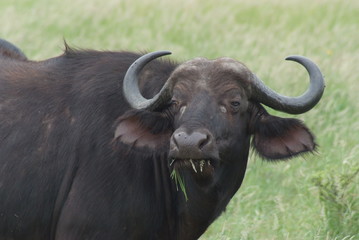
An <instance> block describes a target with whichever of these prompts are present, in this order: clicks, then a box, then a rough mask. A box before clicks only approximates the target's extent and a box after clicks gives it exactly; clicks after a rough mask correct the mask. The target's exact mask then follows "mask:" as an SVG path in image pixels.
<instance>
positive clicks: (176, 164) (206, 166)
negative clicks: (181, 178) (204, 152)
mask: <svg viewBox="0 0 359 240" xmlns="http://www.w3.org/2000/svg"><path fill="white" fill-rule="evenodd" d="M216 162H217V161H216V160H214V159H192V158H187V159H176V158H173V159H171V161H170V168H172V169H173V170H187V171H191V172H192V173H193V174H194V175H196V176H199V177H200V176H202V177H211V176H213V174H214V170H215V167H216V165H217V164H216Z"/></svg>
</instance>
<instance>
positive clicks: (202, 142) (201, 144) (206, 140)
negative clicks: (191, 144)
mask: <svg viewBox="0 0 359 240" xmlns="http://www.w3.org/2000/svg"><path fill="white" fill-rule="evenodd" d="M208 143H209V135H204V136H203V137H202V138H200V139H198V144H197V146H198V148H199V149H202V148H203V147H204V146H206V145H207V144H208Z"/></svg>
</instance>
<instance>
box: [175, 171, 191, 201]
mask: <svg viewBox="0 0 359 240" xmlns="http://www.w3.org/2000/svg"><path fill="white" fill-rule="evenodd" d="M171 178H172V179H173V180H174V181H175V183H176V188H177V191H178V185H179V187H180V188H181V190H182V192H183V194H184V197H185V199H186V201H188V196H187V192H186V187H185V185H184V181H183V179H182V177H181V175H180V174H179V173H178V172H177V171H176V170H175V169H173V170H172V173H171Z"/></svg>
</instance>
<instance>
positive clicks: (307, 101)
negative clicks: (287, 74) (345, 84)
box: [252, 56, 325, 114]
mask: <svg viewBox="0 0 359 240" xmlns="http://www.w3.org/2000/svg"><path fill="white" fill-rule="evenodd" d="M286 60H291V61H295V62H297V63H299V64H301V65H303V66H304V67H305V68H306V69H307V71H308V74H309V77H310V85H309V88H308V89H307V91H306V92H305V93H304V94H303V95H301V96H299V97H287V96H283V95H280V94H278V93H276V92H274V91H273V90H272V89H270V88H268V87H267V86H266V85H265V84H264V83H263V82H262V81H261V80H260V79H259V78H258V77H257V76H256V75H254V74H253V88H252V89H253V93H252V96H253V98H254V99H255V100H257V101H259V102H261V103H263V104H264V105H267V106H268V107H271V108H273V109H276V110H278V111H282V112H286V113H291V114H300V113H304V112H307V111H309V110H310V109H312V108H313V107H314V106H315V105H316V104H317V103H318V102H319V100H320V99H321V97H322V95H323V92H324V88H325V83H324V78H323V75H322V73H321V72H320V70H319V68H318V66H317V65H316V64H315V63H313V62H312V61H311V60H309V59H308V58H306V57H303V56H289V57H287V58H286Z"/></svg>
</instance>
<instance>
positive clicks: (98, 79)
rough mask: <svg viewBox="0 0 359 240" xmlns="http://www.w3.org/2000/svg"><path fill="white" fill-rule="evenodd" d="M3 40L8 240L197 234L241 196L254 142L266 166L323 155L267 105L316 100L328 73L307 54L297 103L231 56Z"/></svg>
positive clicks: (0, 77) (302, 107) (1, 139)
mask: <svg viewBox="0 0 359 240" xmlns="http://www.w3.org/2000/svg"><path fill="white" fill-rule="evenodd" d="M2 46H3V47H2V51H1V52H0V239H12V240H20V239H21V240H30V239H32V240H35V239H36V240H49V239H56V240H82V239H83V240H85V239H101V240H103V239H106V240H115V239H174V240H190V239H197V238H199V237H200V236H201V235H202V234H203V232H204V231H205V230H206V229H207V227H208V226H209V225H210V224H211V223H212V222H213V221H214V220H215V219H216V218H217V217H218V216H219V215H220V214H221V213H222V212H223V211H224V210H225V207H226V205H227V204H228V202H229V201H230V199H231V198H232V197H233V195H234V194H235V193H236V191H237V190H238V189H239V187H240V185H241V183H242V180H243V177H244V174H245V171H246V165H247V159H248V153H249V149H250V146H251V144H252V146H253V148H254V149H255V151H256V152H257V153H258V154H259V155H260V156H261V157H262V158H263V159H266V160H270V161H271V160H280V159H288V158H292V157H295V156H297V155H299V154H302V153H307V152H312V151H314V150H315V148H316V143H315V142H314V136H313V134H312V133H311V132H310V131H309V129H308V128H307V127H306V126H305V125H304V124H303V123H302V122H301V121H300V120H297V119H292V118H280V117H276V116H272V115H270V114H269V113H268V112H267V111H266V110H265V109H264V108H263V106H262V105H266V106H268V107H270V108H273V109H275V110H278V111H282V112H287V113H291V114H300V113H304V112H306V111H308V110H310V109H311V108H313V107H314V106H315V105H316V104H317V103H318V101H319V100H320V98H321V96H322V93H323V90H324V81H323V77H322V74H321V72H320V71H319V69H318V67H317V66H316V65H315V64H314V63H313V62H312V61H310V60H309V59H307V58H305V57H301V56H292V57H290V58H289V60H293V61H296V62H298V63H300V64H301V65H303V66H304V67H305V68H306V69H307V71H308V73H309V76H310V86H309V88H308V90H307V91H306V92H305V93H304V94H303V95H302V96H300V97H294V98H292V97H285V96H281V95H279V94H277V93H276V92H274V91H273V90H271V89H269V88H268V87H266V86H265V85H264V83H263V82H262V81H261V80H260V79H259V78H258V77H257V76H256V75H255V74H254V73H252V72H251V71H250V70H249V69H248V68H247V67H246V66H245V65H243V64H242V63H240V62H238V61H236V60H233V59H230V58H219V59H216V60H208V59H205V58H196V59H193V60H190V61H187V62H184V63H176V62H173V61H169V60H158V59H156V58H158V57H160V56H163V55H167V54H169V52H166V51H161V52H154V53H148V54H145V55H143V56H142V55H139V54H136V53H131V52H99V51H92V50H91V51H88V50H86V51H83V50H81V51H80V50H73V49H71V48H69V47H67V46H66V50H65V52H64V54H62V55H61V56H59V57H55V58H52V59H49V60H45V61H40V62H35V61H30V60H28V59H27V58H26V57H25V55H24V54H23V53H22V52H21V51H20V50H19V49H18V48H16V47H15V46H13V45H12V44H10V43H8V42H6V44H3V45H2ZM4 53H5V54H4ZM288 79H290V76H288ZM288 84H290V83H289V82H288ZM238 217H240V216H238Z"/></svg>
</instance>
